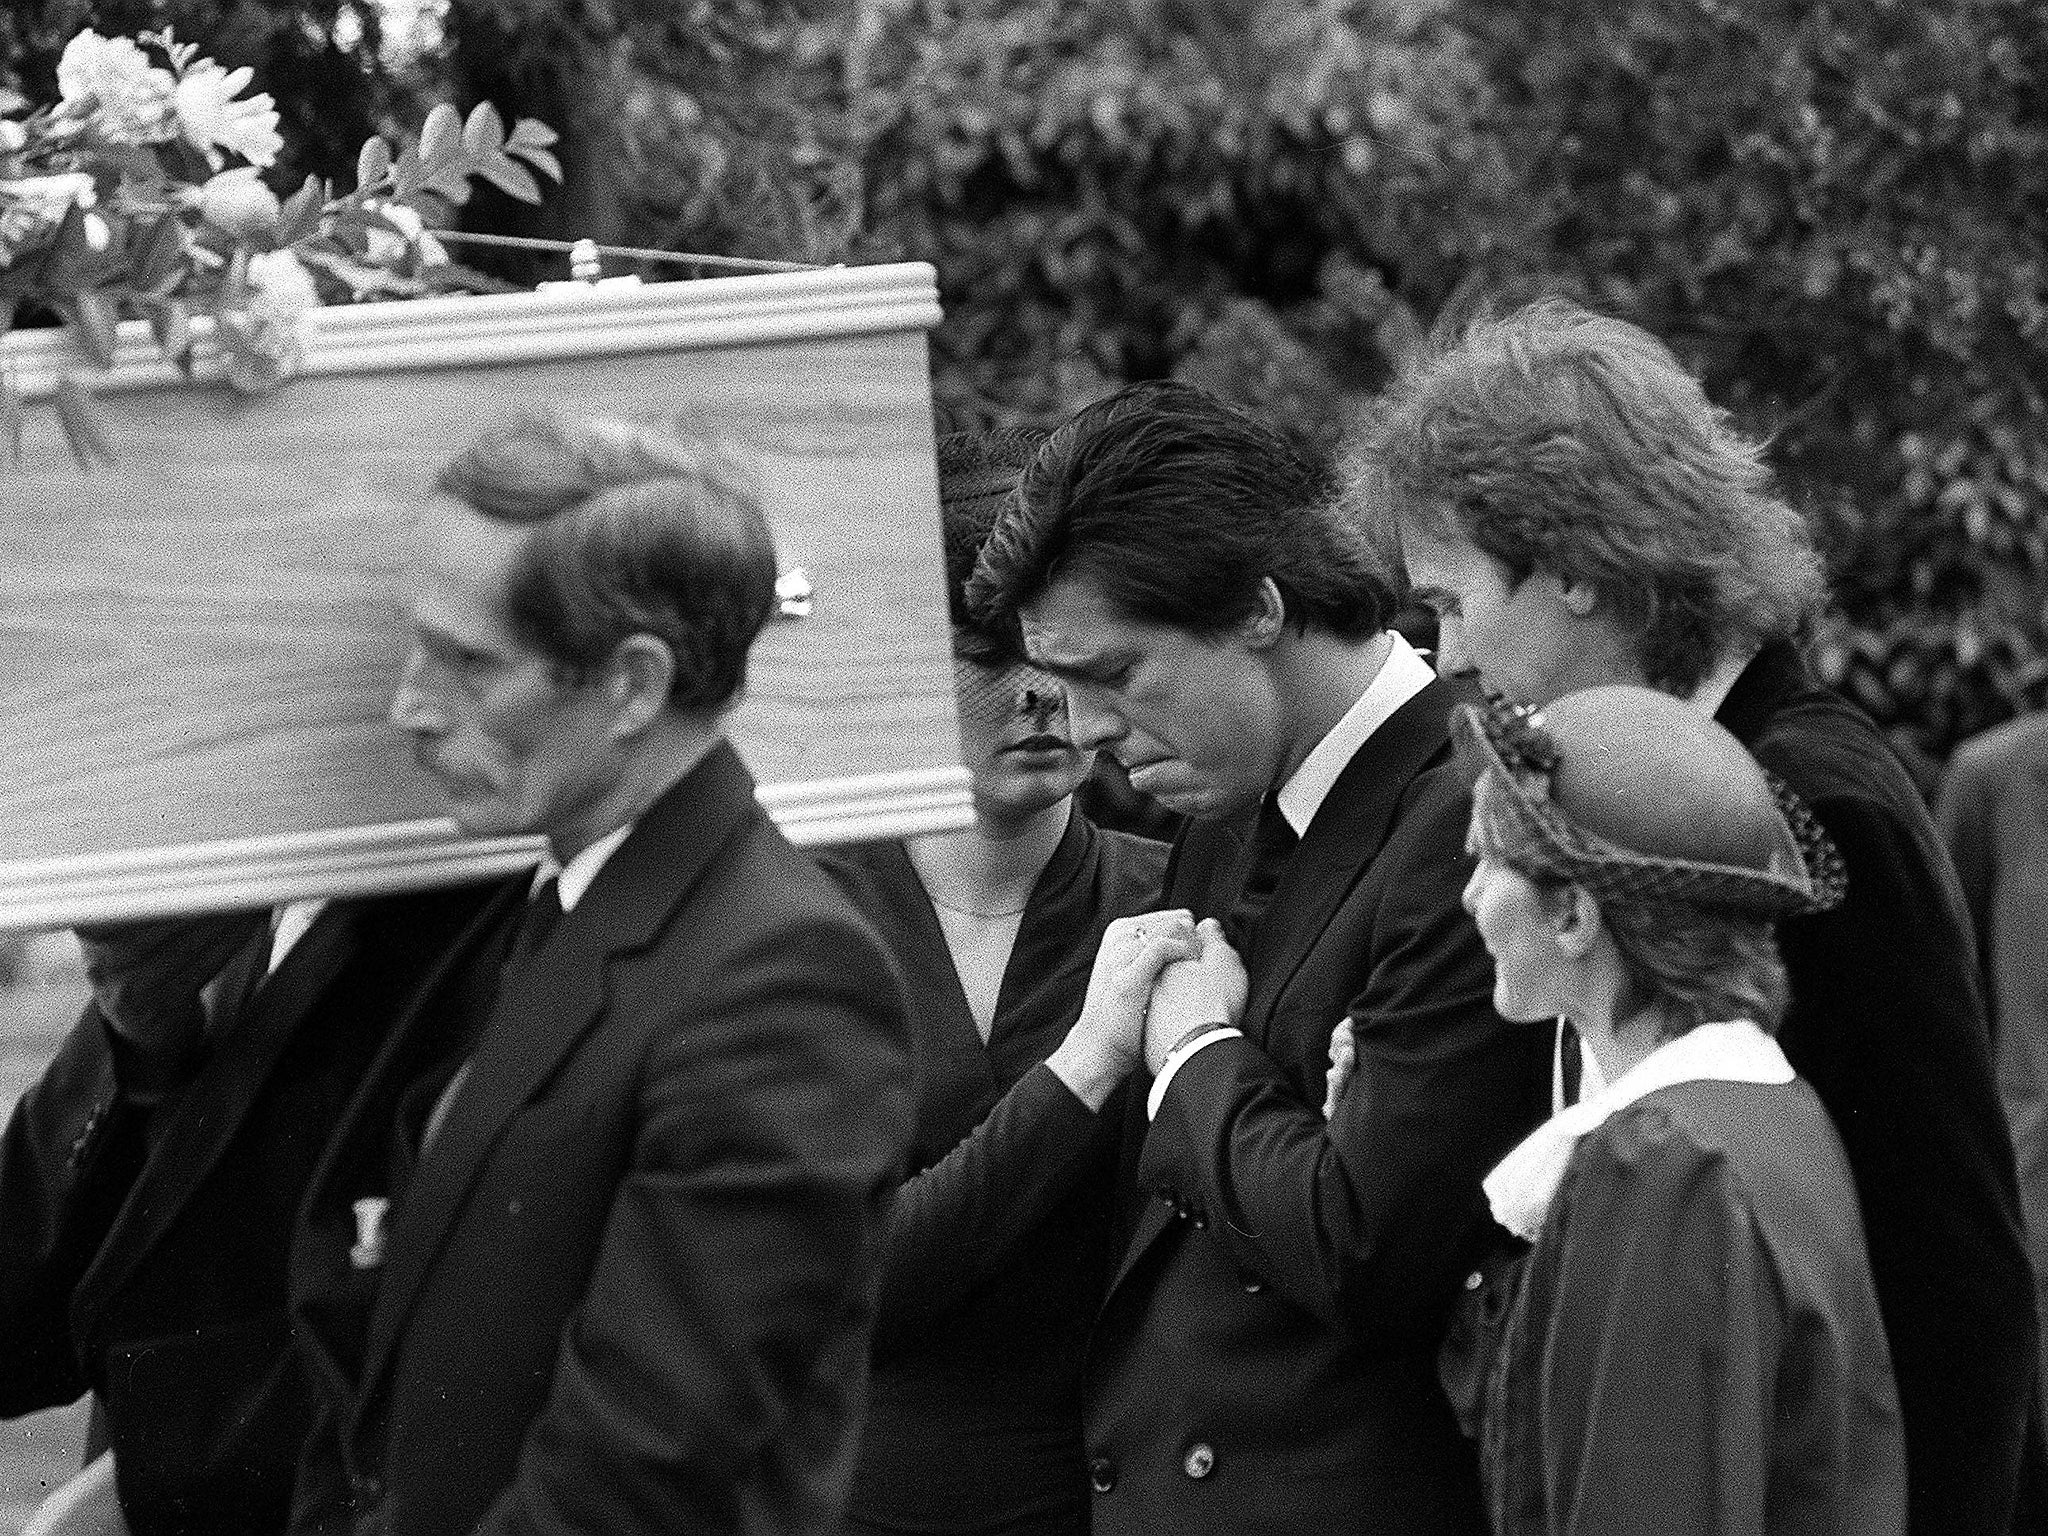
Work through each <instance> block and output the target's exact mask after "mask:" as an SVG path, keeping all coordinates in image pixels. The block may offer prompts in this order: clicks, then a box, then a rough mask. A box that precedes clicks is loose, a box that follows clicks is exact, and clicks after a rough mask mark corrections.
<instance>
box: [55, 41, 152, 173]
mask: <svg viewBox="0 0 2048 1536" xmlns="http://www.w3.org/2000/svg"><path fill="white" fill-rule="evenodd" d="M176 87H177V81H176V80H175V79H174V78H173V77H172V75H171V73H170V71H168V70H163V69H157V68H156V67H154V66H153V65H152V64H151V63H150V62H149V60H148V59H147V58H145V57H144V56H143V53H142V50H141V49H140V48H138V47H136V46H135V44H134V43H133V42H132V41H130V40H129V39H128V38H125V37H101V36H100V35H99V33H97V32H94V31H92V30H91V29H90V28H88V29H87V30H86V31H83V32H81V33H79V34H78V36H76V37H74V38H72V39H71V41H70V42H68V43H66V44H65V45H64V56H63V57H62V58H60V59H59V60H58V61H57V94H58V97H59V98H60V100H61V101H62V104H63V105H64V106H65V107H68V108H69V109H71V110H72V111H73V112H74V113H77V114H80V115H84V114H86V113H88V112H90V113H91V114H92V115H93V117H94V120H95V121H96V122H97V124H98V126H99V129H100V131H101V132H102V133H103V134H105V135H106V137H107V138H108V139H110V140H111V141H113V142H114V143H116V144H161V143H162V142H163V141H164V140H166V139H168V138H170V137H171V136H172V134H173V133H174V132H176V129H175V127H174V126H173V115H174V114H173V109H172V97H173V94H174V93H175V90H176Z"/></svg>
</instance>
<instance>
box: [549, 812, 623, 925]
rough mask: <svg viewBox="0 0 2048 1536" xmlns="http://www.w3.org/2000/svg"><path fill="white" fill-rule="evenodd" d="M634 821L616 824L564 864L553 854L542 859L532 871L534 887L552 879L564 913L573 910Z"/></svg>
mask: <svg viewBox="0 0 2048 1536" xmlns="http://www.w3.org/2000/svg"><path fill="white" fill-rule="evenodd" d="M632 832H633V823H632V822H630V821H629V822H627V823H626V824H625V825H624V826H623V827H615V828H613V829H612V830H611V831H609V832H607V833H605V835H604V836H603V837H600V838H599V839H598V840H597V841H596V842H594V843H592V844H590V846H589V847H587V848H585V849H584V850H583V851H582V852H581V853H579V854H577V855H576V856H575V857H574V858H572V859H571V860H570V861H569V862H568V863H567V864H557V863H556V862H555V861H554V859H553V858H552V857H550V858H545V859H542V860H541V862H540V867H539V868H537V869H536V870H534V872H533V888H534V889H535V890H536V891H538V890H539V889H540V888H541V887H542V886H543V885H545V884H547V883H548V881H549V880H550V879H552V880H555V881H556V882H557V883H556V886H555V895H556V896H557V897H559V898H560V899H561V903H562V910H563V911H564V912H574V911H575V910H576V903H577V902H579V901H581V900H582V899H583V893H584V892H585V891H587V890H589V889H590V882H591V881H593V880H595V879H596V878H597V872H598V871H599V870H601V869H603V868H604V866H605V861H606V860H607V859H609V858H610V857H611V856H612V855H613V854H614V853H617V852H618V851H619V844H621V843H623V842H624V841H625V840H626V839H627V838H628V837H630V836H631V835H632Z"/></svg>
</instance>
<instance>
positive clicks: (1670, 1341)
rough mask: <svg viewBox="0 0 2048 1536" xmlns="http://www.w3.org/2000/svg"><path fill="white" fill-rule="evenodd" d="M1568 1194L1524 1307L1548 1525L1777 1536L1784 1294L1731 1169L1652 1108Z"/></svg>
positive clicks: (1601, 1145)
mask: <svg viewBox="0 0 2048 1536" xmlns="http://www.w3.org/2000/svg"><path fill="white" fill-rule="evenodd" d="M1558 1198H1559V1201H1560V1204H1561V1205H1562V1206H1563V1207H1565V1209H1564V1210H1563V1211H1562V1212H1561V1213H1560V1214H1562V1216H1563V1218H1564V1219H1563V1220H1562V1221H1557V1220H1555V1219H1554V1220H1553V1222H1552V1224H1551V1225H1550V1226H1549V1227H1547V1228H1546V1230H1545V1232H1544V1236H1543V1239H1542V1241H1541V1242H1540V1243H1539V1245H1538V1249H1537V1254H1538V1259H1537V1262H1539V1263H1541V1264H1542V1265H1543V1266H1544V1268H1545V1270H1546V1271H1547V1274H1546V1275H1545V1279H1546V1280H1547V1281H1548V1283H1547V1284H1545V1285H1544V1286H1543V1287H1542V1288H1541V1291H1540V1293H1538V1294H1540V1295H1541V1296H1542V1297H1543V1298H1544V1300H1545V1302H1546V1303H1547V1305H1546V1306H1545V1308H1544V1311H1543V1313H1542V1315H1531V1316H1529V1317H1527V1318H1525V1319H1522V1323H1523V1325H1524V1326H1525V1327H1529V1328H1533V1329H1535V1330H1537V1337H1539V1338H1540V1339H1541V1340H1542V1342H1543V1347H1542V1349H1541V1351H1540V1355H1539V1356H1538V1357H1537V1363H1536V1369H1537V1375H1536V1379H1535V1380H1534V1381H1533V1382H1532V1383H1530V1384H1529V1390H1530V1392H1531V1393H1532V1395H1533V1401H1532V1402H1530V1403H1528V1404H1527V1405H1526V1411H1528V1412H1530V1413H1531V1414H1533V1416H1534V1418H1535V1421H1536V1424H1537V1426H1538V1436H1537V1440H1536V1445H1535V1450H1536V1453H1537V1457H1538V1466H1537V1467H1536V1468H1535V1469H1534V1470H1535V1472H1536V1473H1537V1475H1538V1476H1539V1478H1540V1481H1541V1497H1542V1503H1543V1507H1544V1508H1545V1510H1546V1511H1547V1513H1548V1517H1549V1518H1548V1520H1547V1522H1546V1526H1547V1528H1548V1529H1549V1530H1552V1531H1558V1532H1595V1531H1656V1532H1658V1533H1659V1536H1695V1533H1696V1536H1763V1533H1764V1532H1765V1530H1766V1529H1767V1527H1766V1524H1765V1511H1766V1508H1767V1498H1768V1493H1769V1487H1768V1483H1769V1476H1768V1474H1769V1472H1770V1468H1771V1465H1772V1456H1771V1444H1772V1439H1773V1436H1774V1433H1775V1432H1776V1429H1777V1426H1776V1425H1775V1424H1774V1418H1775V1415H1776V1411H1777V1405H1778V1390H1777V1381H1776V1376H1777V1373H1778V1366H1779V1358H1780V1354H1781V1351H1782V1348H1783V1343H1784V1338H1785V1328H1786V1317H1785V1302H1784V1297H1783V1295H1782V1293H1781V1291H1780V1289H1779V1287H1778V1285H1777V1283H1776V1281H1775V1278H1774V1276H1773V1273H1772V1269H1771V1266H1770V1263H1769V1260H1768V1257H1767V1255H1766V1254H1765V1252H1764V1250H1763V1248H1762V1246H1761V1243H1760V1241H1759V1238H1758V1233H1757V1229H1756V1225H1755V1223H1754V1221H1753V1220H1752V1219H1751V1217H1750V1214H1749V1211H1748V1208H1747V1206H1746V1204H1745V1202H1744V1199H1743V1195H1742V1191H1741V1189H1740V1187H1739V1182H1738V1181H1737V1179H1736V1178H1735V1177H1734V1174H1733V1170H1731V1169H1730V1168H1729V1167H1728V1165H1727V1163H1726V1161H1725V1160H1724V1159H1722V1158H1720V1157H1719V1156H1718V1155H1715V1154H1713V1153H1711V1152H1709V1151H1706V1150H1703V1149H1701V1148H1700V1147H1698V1146H1697V1145H1695V1144H1693V1143H1692V1142H1691V1141H1690V1140H1689V1139H1688V1138H1686V1137H1684V1136H1683V1135H1682V1134H1681V1133H1678V1132H1677V1131H1676V1130H1675V1128H1673V1127H1670V1126H1669V1124H1668V1122H1666V1121H1665V1120H1664V1119H1663V1117H1662V1116H1661V1115H1659V1114H1656V1113H1655V1112H1650V1113H1647V1114H1638V1115H1636V1116H1633V1117H1631V1121H1630V1124H1629V1125H1628V1127H1627V1128H1625V1129H1624V1130H1623V1131H1622V1132H1621V1133H1620V1134H1619V1135H1617V1136H1616V1137H1614V1138H1613V1139H1612V1140H1607V1139H1600V1140H1589V1142H1588V1143H1587V1144H1586V1145H1585V1146H1583V1147H1582V1148H1581V1151H1580V1154H1579V1160H1578V1162H1577V1163H1576V1164H1575V1166H1574V1167H1573V1170H1572V1172H1571V1174H1570V1175H1569V1176H1568V1178H1567V1181H1566V1184H1565V1186H1564V1188H1563V1189H1562V1190H1561V1191H1560V1193H1559V1197H1558ZM1546 1245H1548V1246H1551V1247H1553V1248H1554V1249H1555V1250H1556V1251H1553V1252H1545V1248H1546ZM1513 1406H1515V1405H1513V1404H1511V1405H1510V1407H1513Z"/></svg>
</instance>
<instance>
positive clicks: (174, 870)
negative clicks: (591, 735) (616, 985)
mask: <svg viewBox="0 0 2048 1536" xmlns="http://www.w3.org/2000/svg"><path fill="white" fill-rule="evenodd" d="M969 785H970V780H969V777H968V773H967V770H966V769H965V768H962V767H959V766H957V765H952V766H947V767H940V768H914V769H907V770H904V771H902V772H897V773H878V774H865V775H861V776H858V777H852V778H840V779H816V780H809V781H803V782H797V783H789V784H768V785H763V786H762V787H761V788H760V789H759V791H758V792H757V793H758V797H759V799H760V802H761V805H762V808H763V809H765V810H766V811H767V812H768V814H769V815H770V816H771V817H772V818H773V819H774V820H775V823H776V825H777V826H779V827H780V828H781V829H782V831H783V834H784V835H785V836H787V837H788V838H789V840H790V841H791V842H792V843H795V844H796V845H797V846H798V847H800V848H815V847H820V846H824V845H827V844H832V843H847V842H866V841H870V840H881V839H885V838H899V837H914V836H916V835H918V834H920V833H924V832H937V831H945V830H949V829H952V828H955V827H963V826H966V825H967V824H968V823H969V822H970V821H971V820H972V817H973V812H972V798H971V795H970V792H969ZM543 851H544V845H543V843H542V840H541V839H540V838H538V837H504V838H490V839H469V838H465V837H463V836H462V835H461V833H460V832H459V831H458V830H457V828H456V826H455V824H454V823H453V822H452V821H448V820H445V819H439V818H430V819H426V820H420V821H402V822H386V823H383V824H380V825H374V826H361V827H334V828H328V829H324V830H321V831H316V832H291V833H284V834H281V835H279V836H275V837H251V838H230V839H224V840H222V841H218V842H210V843H187V844H182V845H179V846H177V847H169V848H134V849H122V850H119V851H117V852H112V853H103V854H88V855H78V856H75V857H65V858H54V859H30V860H21V861H17V862H14V863H11V864H0V933H4V932H7V931H9V930H13V929H37V928H69V927H75V926H77V925H79V924H81V923H107V922H125V921H131V920H139V919H145V918H156V917H176V916H183V915H190V914H193V913H199V912H214V911H231V910H235V909H238V908H248V907H268V906H275V905H276V904H278V903H279V902H285V901H297V900H301V899H303V898H305V897H309V896H370V895H391V894H395V893H397V892H401V891H415V890H425V889H429V888H432V887H436V886H450V885H463V884H467V883H469V882H471V881H478V880H488V879H495V878H498V877H500V876H504V875H509V874H514V873H516V872H517V871H519V870H521V869H527V868H530V867H531V866H532V865H533V864H535V863H536V862H537V861H538V860H539V859H540V857H541V854H542V852H543Z"/></svg>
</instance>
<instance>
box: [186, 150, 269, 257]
mask: <svg viewBox="0 0 2048 1536" xmlns="http://www.w3.org/2000/svg"><path fill="white" fill-rule="evenodd" d="M282 211H283V210H282V209H281V208H280V206H279V204H278V201H277V194H276V193H275V192H273V191H271V190H270V188H268V187H266V186H265V185H263V182H262V180H261V179H260V178H259V177H258V176H257V174H256V167H255V166H253V165H238V166H236V167H235V168H234V169H233V170H231V171H222V172H221V173H220V174H219V175H217V176H215V177H212V178H211V179H210V180H208V182H207V183H206V185H205V186H203V187H201V188H200V189H199V216H200V217H201V218H203V219H205V220H206V222H207V223H209V224H211V225H212V226H213V227H214V228H215V229H218V230H221V231H223V232H224V233H226V234H228V235H230V236H232V237H233V238H234V239H236V240H247V239H248V238H250V237H251V236H253V235H259V234H265V233H268V232H270V231H273V230H275V229H276V228H277V220H278V215H279V214H280V213H281V212H282Z"/></svg>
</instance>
